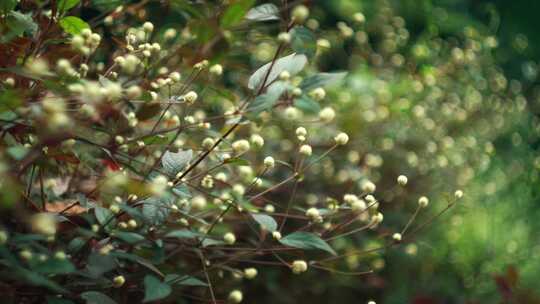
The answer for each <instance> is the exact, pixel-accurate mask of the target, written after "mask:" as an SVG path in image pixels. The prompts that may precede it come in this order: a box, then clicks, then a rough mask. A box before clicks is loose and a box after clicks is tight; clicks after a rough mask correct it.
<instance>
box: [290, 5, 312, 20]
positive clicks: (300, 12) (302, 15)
mask: <svg viewBox="0 0 540 304" xmlns="http://www.w3.org/2000/svg"><path fill="white" fill-rule="evenodd" d="M291 17H292V20H293V21H294V22H296V23H303V22H304V21H306V19H307V18H308V17H309V9H308V8H307V7H306V6H305V5H302V4H301V5H297V6H296V7H295V8H294V9H293V10H292V12H291Z"/></svg>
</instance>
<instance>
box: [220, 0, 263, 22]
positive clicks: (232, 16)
mask: <svg viewBox="0 0 540 304" xmlns="http://www.w3.org/2000/svg"><path fill="white" fill-rule="evenodd" d="M254 2H255V1H254V0H240V1H237V2H235V3H233V4H232V5H230V6H229V7H228V8H227V9H226V10H225V12H224V13H223V16H222V17H221V26H223V27H231V26H233V25H235V24H237V23H238V22H240V21H241V20H242V18H243V17H244V15H245V14H246V12H247V10H248V9H249V8H250V7H251V6H252V5H253V3H254Z"/></svg>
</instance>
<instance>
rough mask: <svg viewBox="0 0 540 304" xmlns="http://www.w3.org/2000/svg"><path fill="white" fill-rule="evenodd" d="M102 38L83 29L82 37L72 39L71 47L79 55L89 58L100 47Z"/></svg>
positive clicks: (76, 36) (77, 36)
mask: <svg viewBox="0 0 540 304" xmlns="http://www.w3.org/2000/svg"><path fill="white" fill-rule="evenodd" d="M100 42H101V36H100V35H99V34H97V33H93V32H92V31H91V30H90V29H83V30H82V31H81V34H80V35H75V36H73V38H71V46H72V47H73V48H74V49H75V50H76V51H77V52H79V53H81V54H83V55H85V56H89V55H91V54H92V53H93V52H95V50H96V49H97V47H98V46H99V44H100Z"/></svg>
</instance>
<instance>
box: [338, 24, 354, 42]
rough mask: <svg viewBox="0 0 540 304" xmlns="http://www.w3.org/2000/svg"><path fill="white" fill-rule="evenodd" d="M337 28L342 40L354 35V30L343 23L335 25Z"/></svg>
mask: <svg viewBox="0 0 540 304" xmlns="http://www.w3.org/2000/svg"><path fill="white" fill-rule="evenodd" d="M337 28H338V30H339V32H340V33H341V36H343V37H344V38H349V37H351V36H352V35H354V30H353V29H352V28H351V27H350V26H348V25H347V23H345V22H343V21H340V22H338V23H337Z"/></svg>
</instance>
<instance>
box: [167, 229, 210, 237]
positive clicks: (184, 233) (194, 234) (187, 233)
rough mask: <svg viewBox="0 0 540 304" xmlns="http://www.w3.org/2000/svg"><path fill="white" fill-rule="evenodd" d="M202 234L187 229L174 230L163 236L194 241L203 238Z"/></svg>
mask: <svg viewBox="0 0 540 304" xmlns="http://www.w3.org/2000/svg"><path fill="white" fill-rule="evenodd" d="M203 236H204V234H202V233H200V232H195V231H191V230H187V229H180V230H174V231H171V232H169V233H167V234H166V235H165V237H167V238H179V239H194V238H198V237H203Z"/></svg>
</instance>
